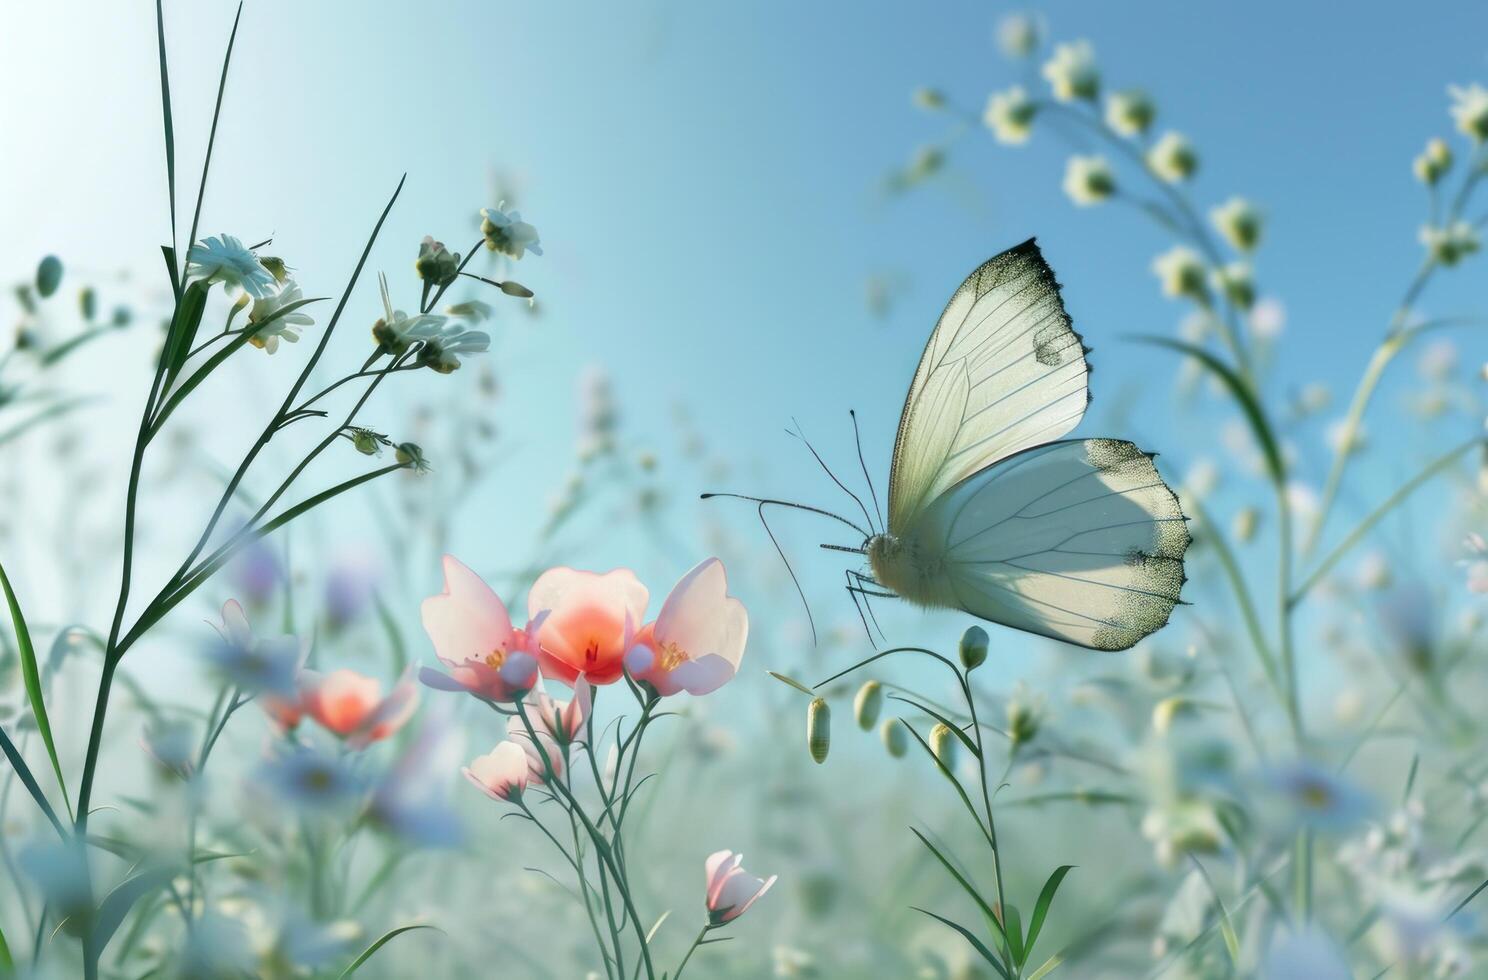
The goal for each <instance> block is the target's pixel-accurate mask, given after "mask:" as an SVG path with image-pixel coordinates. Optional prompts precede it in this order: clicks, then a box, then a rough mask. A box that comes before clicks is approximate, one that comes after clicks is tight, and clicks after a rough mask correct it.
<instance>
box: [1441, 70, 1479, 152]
mask: <svg viewBox="0 0 1488 980" xmlns="http://www.w3.org/2000/svg"><path fill="white" fill-rule="evenodd" d="M1447 92H1448V93H1449V94H1450V95H1451V96H1452V110H1451V111H1452V118H1453V119H1454V120H1456V122H1457V128H1458V129H1459V130H1461V131H1462V133H1463V135H1465V136H1467V137H1468V138H1469V139H1471V140H1472V141H1473V142H1474V143H1481V142H1483V141H1484V140H1488V89H1485V88H1484V87H1483V86H1481V85H1479V84H1477V83H1476V82H1474V83H1473V84H1471V85H1469V86H1467V87H1466V88H1463V87H1461V86H1457V85H1448V86H1447Z"/></svg>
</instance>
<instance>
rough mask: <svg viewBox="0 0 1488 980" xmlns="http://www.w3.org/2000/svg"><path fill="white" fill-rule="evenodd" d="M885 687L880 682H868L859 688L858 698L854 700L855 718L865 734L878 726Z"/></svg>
mask: <svg viewBox="0 0 1488 980" xmlns="http://www.w3.org/2000/svg"><path fill="white" fill-rule="evenodd" d="M883 699H884V696H883V685H882V684H880V683H879V682H878V681H868V682H867V683H865V684H864V685H863V686H862V687H860V688H858V696H857V697H855V698H853V717H854V718H855V719H857V722H858V727H859V728H861V729H862V730H863V731H865V732H870V731H872V730H873V726H874V725H876V724H878V713H879V712H880V711H882V710H883Z"/></svg>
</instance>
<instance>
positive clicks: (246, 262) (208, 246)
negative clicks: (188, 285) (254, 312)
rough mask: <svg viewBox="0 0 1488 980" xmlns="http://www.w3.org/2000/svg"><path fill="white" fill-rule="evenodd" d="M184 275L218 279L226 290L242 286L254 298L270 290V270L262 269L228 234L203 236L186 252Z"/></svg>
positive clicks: (271, 284)
mask: <svg viewBox="0 0 1488 980" xmlns="http://www.w3.org/2000/svg"><path fill="white" fill-rule="evenodd" d="M186 275H187V276H188V277H190V276H193V275H194V276H199V277H201V278H203V279H206V280H207V281H208V282H220V283H222V284H223V286H225V287H227V288H228V289H229V290H232V289H242V290H243V291H244V292H246V293H247V294H248V295H249V296H252V297H253V298H254V299H263V298H264V297H266V296H268V295H269V294H270V293H271V292H273V290H274V286H275V282H274V274H273V273H271V272H270V271H269V270H268V269H265V268H264V266H263V263H262V262H260V261H259V260H258V256H256V255H254V254H253V252H252V250H250V249H249V248H248V247H247V246H246V245H244V244H243V243H242V242H241V241H239V240H238V239H236V238H234V237H233V236H232V235H222V236H220V237H217V236H213V237H211V238H204V239H202V240H201V241H200V242H198V243H197V244H195V245H193V246H191V250H190V251H189V252H187V253H186Z"/></svg>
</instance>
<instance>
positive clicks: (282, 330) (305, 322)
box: [248, 280, 315, 354]
mask: <svg viewBox="0 0 1488 980" xmlns="http://www.w3.org/2000/svg"><path fill="white" fill-rule="evenodd" d="M304 298H305V297H304V296H303V295H301V293H300V286H299V284H298V283H296V282H294V281H292V280H291V281H290V283H289V284H288V285H287V286H285V287H284V288H283V289H281V290H280V291H279V292H277V293H274V294H272V295H269V296H265V297H263V298H262V299H255V300H254V301H253V307H252V309H250V310H249V311H248V322H249V323H250V324H255V323H263V322H264V321H265V320H268V319H269V318H270V317H274V319H273V320H272V321H270V322H269V323H268V324H267V325H265V326H263V327H261V328H259V329H258V330H255V331H254V332H253V336H251V337H249V338H248V343H250V344H252V345H253V346H254V347H257V348H259V349H261V350H264V351H267V352H268V353H270V354H272V353H274V352H275V351H276V350H278V349H279V340H280V338H283V339H284V340H286V341H288V342H289V343H291V344H293V343H295V342H296V341H298V340H299V339H300V328H301V327H308V326H310V325H312V324H313V323H314V322H315V321H314V320H312V319H310V315H309V314H308V313H301V312H300V311H299V310H292V311H290V312H289V313H285V314H283V315H281V316H274V314H276V313H278V312H279V311H280V310H282V309H284V308H285V307H286V306H289V305H291V304H293V303H298V302H299V301H300V300H302V299H304Z"/></svg>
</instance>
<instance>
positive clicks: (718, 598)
mask: <svg viewBox="0 0 1488 980" xmlns="http://www.w3.org/2000/svg"><path fill="white" fill-rule="evenodd" d="M748 636H749V614H748V613H747V612H746V611H745V610H744V604H743V603H742V602H740V601H739V600H738V599H735V598H733V597H732V596H730V595H729V594H728V577H727V576H726V575H725V574H724V570H723V562H721V561H719V560H718V559H717V558H709V559H708V560H707V561H705V562H703V563H702V564H700V565H698V566H697V567H696V568H694V569H693V570H692V571H690V572H688V573H687V574H686V575H684V576H683V577H682V581H680V582H678V583H677V585H676V587H675V588H673V589H672V593H671V595H669V596H667V598H666V602H665V603H663V604H662V607H661V614H660V615H659V616H658V617H657V618H656V622H654V623H651V624H650V625H648V626H646V627H645V628H644V629H642V630H641V632H640V633H639V634H638V635H637V636H636V639H635V644H636V645H635V646H634V647H632V648H631V651H630V653H629V654H628V655H627V656H626V658H625V664H626V666H627V667H629V668H630V672H631V674H633V675H634V676H635V677H636V679H637V680H643V681H645V682H647V683H648V684H650V685H651V686H652V687H654V688H656V691H657V693H658V694H661V695H663V696H666V695H671V694H676V693H677V692H678V691H686V692H687V693H689V694H710V693H712V692H713V691H716V690H718V689H719V688H720V687H722V686H723V685H724V684H726V683H728V682H729V681H730V680H732V679H733V676H734V674H735V673H736V672H737V671H738V669H739V660H740V659H741V658H742V657H743V656H744V642H745V640H746V639H747V638H748Z"/></svg>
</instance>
